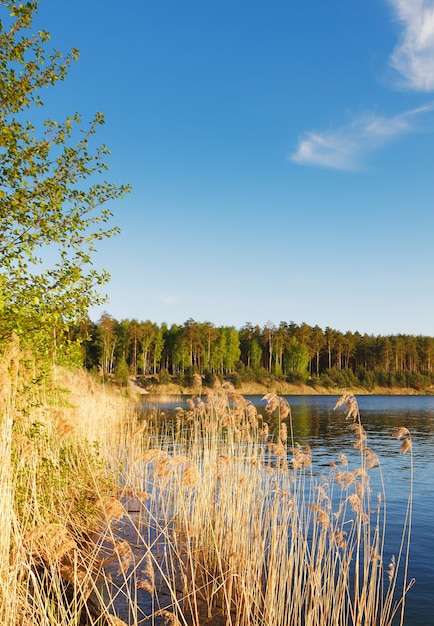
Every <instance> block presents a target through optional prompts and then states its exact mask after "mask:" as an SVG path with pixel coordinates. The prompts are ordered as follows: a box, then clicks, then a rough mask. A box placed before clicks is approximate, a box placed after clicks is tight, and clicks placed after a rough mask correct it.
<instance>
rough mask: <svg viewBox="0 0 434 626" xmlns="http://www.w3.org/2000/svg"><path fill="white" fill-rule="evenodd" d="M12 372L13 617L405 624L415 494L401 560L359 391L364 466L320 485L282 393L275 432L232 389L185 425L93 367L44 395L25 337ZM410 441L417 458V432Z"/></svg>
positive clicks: (12, 353) (6, 380) (271, 405)
mask: <svg viewBox="0 0 434 626" xmlns="http://www.w3.org/2000/svg"><path fill="white" fill-rule="evenodd" d="M1 362H2V366H1V370H0V401H1V406H2V421H1V441H0V453H1V454H2V459H3V462H2V464H1V467H0V506H1V509H0V515H1V517H0V523H1V534H0V558H1V561H0V623H1V624H4V625H5V626H15V625H17V624H21V625H29V626H30V624H32V625H38V626H39V625H41V626H42V625H44V626H46V625H47V626H48V625H54V624H65V625H66V626H69V625H71V626H72V625H74V626H77V625H78V624H85V623H86V624H95V625H96V624H117V625H119V624H123V623H125V624H128V625H131V626H133V625H138V624H164V623H165V624H182V625H187V624H193V625H195V626H204V625H205V624H216V625H217V624H224V625H227V626H235V625H236V626H253V625H254V626H296V625H297V626H298V625H300V626H301V625H303V626H304V625H306V626H308V625H309V626H310V625H312V626H313V625H317V626H326V625H330V626H332V625H333V626H350V625H351V626H356V625H357V626H358V625H363V626H374V625H378V626H389V625H390V624H391V623H392V619H393V618H394V616H397V619H398V623H401V624H402V623H403V616H404V608H405V596H406V593H407V591H408V588H409V587H410V586H411V584H412V582H411V581H408V580H407V558H408V548H409V540H410V530H411V491H410V493H409V508H408V511H407V515H406V517H405V519H404V520H403V538H402V542H401V545H400V546H398V547H397V551H396V554H395V557H394V558H393V559H392V561H391V562H384V557H383V552H384V542H385V530H386V529H385V502H386V494H385V493H384V490H382V491H381V493H380V494H377V493H372V492H371V486H370V472H371V471H376V472H378V471H381V464H380V461H379V459H378V458H377V456H376V455H375V452H374V451H372V450H370V449H369V448H368V447H367V436H366V433H365V431H364V428H363V425H362V422H361V419H360V414H359V411H358V406H357V401H356V399H355V398H354V396H352V395H347V396H345V397H343V398H342V400H341V404H342V407H343V408H344V410H345V411H346V414H347V417H348V420H349V421H348V425H349V426H350V429H351V430H352V432H353V434H354V446H355V448H356V449H357V450H358V453H359V461H358V463H357V464H353V466H351V464H350V463H349V462H348V460H347V458H346V456H345V455H344V454H341V455H340V456H339V457H338V458H336V459H330V471H329V472H327V474H326V475H324V476H316V474H315V473H314V471H313V468H312V461H311V451H310V448H309V446H300V445H298V443H297V442H296V441H294V439H293V434H292V422H291V412H290V407H289V405H288V404H287V403H286V402H285V401H284V400H283V399H282V398H281V397H279V396H277V395H275V394H268V395H267V397H266V401H267V408H268V415H269V417H270V420H271V419H273V420H274V421H275V422H276V423H277V424H278V427H277V430H276V432H275V436H274V438H273V440H271V438H270V434H269V433H270V428H269V425H268V424H267V423H266V421H264V420H262V418H261V417H260V416H258V415H257V413H256V410H255V408H254V407H253V406H252V405H251V404H250V403H249V402H248V401H246V400H245V398H244V397H243V396H241V395H239V394H237V393H236V392H235V391H234V389H233V388H231V387H230V386H229V387H226V388H222V387H221V388H217V389H215V390H213V391H212V392H211V393H210V394H209V395H208V396H207V397H206V398H205V400H203V399H200V398H196V399H195V400H194V401H191V403H190V406H189V408H188V409H187V410H181V409H180V410H179V411H178V412H177V416H176V417H175V418H174V419H173V420H171V419H169V418H168V417H167V416H165V415H161V414H157V413H156V412H154V413H149V414H147V415H140V414H139V413H138V412H137V411H136V409H135V407H134V405H133V403H132V402H131V401H126V399H125V397H123V396H121V394H119V393H116V392H115V391H113V390H111V389H110V388H106V387H104V386H103V385H102V384H101V383H100V382H99V381H97V380H94V379H93V378H91V377H90V376H88V375H87V374H85V373H84V372H68V371H66V370H60V369H58V370H56V371H55V372H54V373H53V375H52V376H51V377H50V378H49V379H47V381H46V382H45V383H43V384H39V385H38V386H37V388H36V387H35V386H34V385H32V384H30V381H31V380H33V378H34V374H35V368H36V365H35V364H34V363H33V362H32V361H31V360H30V359H28V360H27V361H26V358H25V356H24V355H22V354H21V352H20V349H19V345H18V343H17V342H16V341H15V342H12V343H11V345H10V346H9V348H8V350H7V351H5V353H4V354H3V355H2V361H1ZM396 437H397V438H399V439H400V441H401V452H402V453H405V452H408V453H410V454H411V436H410V433H409V432H408V431H407V430H406V429H405V427H403V428H402V429H400V430H399V431H397V433H396ZM373 468H375V469H373ZM402 578H403V579H404V580H403V582H402ZM398 580H400V581H401V582H400V583H399V585H398ZM80 620H81V621H80ZM104 620H105V621H104Z"/></svg>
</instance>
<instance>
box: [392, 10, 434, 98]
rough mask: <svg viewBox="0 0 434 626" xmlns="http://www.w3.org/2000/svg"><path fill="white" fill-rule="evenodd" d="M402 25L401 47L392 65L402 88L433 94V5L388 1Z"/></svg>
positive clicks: (397, 48)
mask: <svg viewBox="0 0 434 626" xmlns="http://www.w3.org/2000/svg"><path fill="white" fill-rule="evenodd" d="M389 2H390V4H391V5H392V7H393V9H394V11H395V14H396V17H397V19H398V21H399V22H401V23H402V25H403V28H404V30H403V35H402V38H401V41H400V43H399V44H398V45H397V46H396V48H395V50H394V51H393V53H392V55H391V58H390V62H391V65H392V67H393V68H394V69H395V70H397V71H398V72H399V73H400V74H401V76H402V77H403V81H402V84H403V86H405V87H407V88H410V89H413V90H416V91H433V90H434V2H433V1H432V0H389Z"/></svg>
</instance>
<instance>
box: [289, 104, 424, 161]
mask: <svg viewBox="0 0 434 626" xmlns="http://www.w3.org/2000/svg"><path fill="white" fill-rule="evenodd" d="M432 111H434V102H431V103H429V104H427V105H424V106H421V107H418V108H416V109H412V110H410V111H406V112H404V113H402V114H400V115H396V116H394V117H382V116H380V115H374V114H365V115H361V116H359V117H357V118H354V119H353V120H352V121H351V122H350V123H349V124H347V125H345V126H342V127H340V128H338V129H336V130H331V131H327V132H322V133H319V132H314V131H311V132H307V133H305V134H304V135H303V136H302V137H301V138H300V140H299V143H298V147H297V149H296V150H295V152H294V153H293V154H292V155H291V157H290V158H291V160H292V161H294V162H295V163H298V164H300V165H314V166H318V167H325V168H330V169H339V170H359V169H361V168H362V166H363V159H364V157H365V156H366V155H367V154H368V153H370V152H371V151H372V150H374V149H378V148H380V147H382V146H384V145H386V144H387V143H389V142H390V141H392V140H393V139H395V138H397V137H399V136H401V135H404V134H406V133H410V132H415V131H416V130H417V129H418V128H420V120H421V118H422V116H423V115H424V114H426V113H429V112H432Z"/></svg>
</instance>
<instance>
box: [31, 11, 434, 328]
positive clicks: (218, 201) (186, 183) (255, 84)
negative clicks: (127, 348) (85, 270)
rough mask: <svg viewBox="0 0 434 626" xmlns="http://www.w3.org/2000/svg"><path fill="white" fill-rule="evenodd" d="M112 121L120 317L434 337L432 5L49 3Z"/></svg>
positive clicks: (50, 101) (76, 105) (71, 101)
mask: <svg viewBox="0 0 434 626" xmlns="http://www.w3.org/2000/svg"><path fill="white" fill-rule="evenodd" d="M37 26H38V27H44V28H46V29H47V30H49V31H50V32H51V35H52V43H53V45H54V46H55V47H57V48H58V49H60V50H62V51H66V50H67V49H69V48H70V47H72V46H75V47H77V48H79V50H80V52H81V56H80V60H79V61H78V63H76V64H75V65H74V66H73V68H72V69H71V72H70V75H69V77H68V78H67V79H66V81H65V82H64V83H62V84H60V85H58V86H56V88H55V89H54V90H51V91H46V92H45V93H44V100H45V102H46V107H45V110H46V111H45V112H46V113H47V115H48V114H49V115H52V116H55V117H56V118H63V116H64V115H66V114H68V113H73V112H75V111H80V113H81V114H82V116H83V120H84V121H85V120H87V119H90V118H91V117H92V115H93V113H94V112H95V111H102V112H103V113H104V115H105V118H106V124H105V126H104V128H102V129H101V132H100V133H99V138H100V140H101V142H104V143H106V144H107V145H108V147H109V148H110V150H111V156H110V158H109V161H108V163H109V166H110V172H109V179H110V180H114V181H116V182H118V183H130V184H131V185H132V187H133V191H132V193H131V194H130V195H129V196H128V197H127V198H126V199H125V200H123V201H120V202H116V203H114V204H113V206H112V207H111V208H112V210H113V212H114V214H115V219H114V223H116V224H118V225H119V226H120V228H121V234H120V235H119V236H117V237H116V238H113V239H110V240H108V241H106V242H104V243H103V244H101V246H100V247H99V252H98V256H97V257H96V258H95V264H96V265H97V266H99V265H101V266H103V267H105V268H106V269H108V270H109V272H110V273H111V276H112V279H111V281H110V283H109V284H108V286H107V288H106V289H105V291H107V293H108V296H109V301H108V302H107V303H106V304H105V305H104V306H103V307H100V308H98V309H94V310H92V311H91V314H92V318H93V319H95V320H97V319H98V318H99V316H100V315H101V313H102V312H103V311H104V310H106V311H107V312H108V313H110V314H111V315H113V316H114V317H115V318H116V319H118V320H120V319H123V318H130V319H132V318H136V319H139V320H145V319H150V320H152V321H154V322H158V323H162V322H167V323H168V324H172V323H183V322H184V321H185V320H187V319H188V318H190V317H192V318H193V319H195V320H196V321H206V320H208V321H211V322H213V323H214V324H215V325H217V326H220V325H235V326H236V327H238V328H239V327H241V326H243V325H244V324H245V323H246V322H252V323H253V324H259V325H260V326H263V325H264V324H266V323H268V322H272V323H274V324H276V325H278V324H279V322H280V321H282V320H283V321H286V322H289V321H294V322H296V323H298V324H301V323H302V322H306V323H308V324H311V325H315V324H318V325H319V326H321V327H322V328H325V327H326V326H331V327H332V328H335V329H339V330H341V331H343V332H345V331H347V330H351V331H356V330H358V331H359V332H362V333H364V332H367V333H374V334H396V333H409V334H426V335H432V334H433V332H434V278H433V269H434V246H433V234H434V228H433V226H434V217H433V215H434V213H433V203H434V152H433V149H434V133H433V131H434V2H433V1H423V0H329V1H328V2H324V0H304V1H303V2H302V1H301V0H292V1H289V0H269V1H268V2H265V1H264V0H261V1H259V0H248V1H247V0H218V1H217V0H183V1H182V2H181V1H180V0H130V1H129V2H128V3H125V4H124V5H121V4H120V3H119V2H114V1H112V0H92V2H89V0H74V1H72V0H41V4H40V10H39V17H38V22H37Z"/></svg>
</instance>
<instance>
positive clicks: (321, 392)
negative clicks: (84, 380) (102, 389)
mask: <svg viewBox="0 0 434 626" xmlns="http://www.w3.org/2000/svg"><path fill="white" fill-rule="evenodd" d="M128 384H129V389H130V390H131V391H132V392H133V393H135V394H137V395H139V396H146V395H152V396H172V395H173V396H175V395H176V396H178V395H193V396H195V395H202V396H206V395H207V394H209V393H210V392H212V391H213V389H212V388H211V387H205V386H202V387H199V386H195V387H186V386H183V385H178V384H176V383H168V384H161V385H151V386H149V387H148V388H145V387H142V386H140V385H139V384H137V382H136V379H135V378H134V377H132V378H130V380H129V383H128ZM234 391H235V393H238V394H240V395H243V396H256V395H258V396H259V395H262V396H265V395H266V394H267V393H276V394H277V395H281V396H341V395H342V394H343V393H345V392H350V393H352V394H354V395H355V396H431V395H434V389H432V388H429V389H426V390H423V391H418V390H417V389H413V388H411V387H374V388H373V389H372V390H368V389H365V388H363V387H353V388H342V387H322V386H319V385H315V386H311V385H306V384H303V383H300V384H293V383H285V382H279V381H275V382H274V383H272V384H270V385H261V384H260V383H242V384H241V385H240V386H239V387H237V388H235V389H234Z"/></svg>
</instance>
